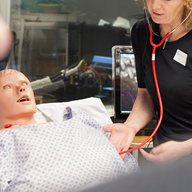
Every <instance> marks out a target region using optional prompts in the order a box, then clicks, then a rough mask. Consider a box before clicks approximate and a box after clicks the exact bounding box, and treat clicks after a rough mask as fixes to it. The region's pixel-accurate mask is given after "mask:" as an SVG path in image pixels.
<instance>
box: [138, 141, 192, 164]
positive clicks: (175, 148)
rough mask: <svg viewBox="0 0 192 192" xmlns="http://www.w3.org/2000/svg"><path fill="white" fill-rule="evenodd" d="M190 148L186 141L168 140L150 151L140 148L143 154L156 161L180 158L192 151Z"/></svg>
mask: <svg viewBox="0 0 192 192" xmlns="http://www.w3.org/2000/svg"><path fill="white" fill-rule="evenodd" d="M190 151H191V150H190V149H189V148H188V147H186V145H185V142H176V141H168V142H166V143H163V144H161V145H159V146H157V147H155V148H153V149H152V150H151V151H150V152H149V153H147V152H146V151H144V150H143V149H140V152H141V154H142V155H143V156H144V158H146V159H147V160H149V161H152V162H154V163H159V162H162V163H163V162H169V161H174V160H177V159H179V158H180V157H183V156H185V155H188V154H189V153H190Z"/></svg>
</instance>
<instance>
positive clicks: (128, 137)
mask: <svg viewBox="0 0 192 192" xmlns="http://www.w3.org/2000/svg"><path fill="white" fill-rule="evenodd" d="M145 5H146V9H147V12H148V14H149V15H150V16H149V19H148V22H149V23H150V25H151V27H152V30H153V42H154V43H159V42H160V41H161V40H162V37H164V36H165V35H166V34H167V33H168V32H170V35H169V36H168V38H166V41H165V42H164V43H163V45H162V46H160V47H158V48H157V49H156V72H157V78H158V83H159V87H160V92H161V97H162V101H163V107H164V111H163V112H164V115H163V119H162V122H161V125H160V128H159V130H158V132H157V133H156V135H155V138H154V141H155V142H154V145H155V147H154V148H153V149H152V150H151V151H150V153H147V152H145V151H144V150H141V153H142V155H143V156H144V157H145V158H146V159H148V160H151V161H154V162H157V161H168V160H175V159H178V158H179V157H181V156H184V155H188V154H190V153H191V152H192V139H191V138H192V100H191V98H192V49H191V48H192V47H191V46H192V31H191V30H192V14H191V9H192V0H146V1H145ZM148 22H147V19H145V20H143V21H139V22H137V23H136V24H135V25H134V26H133V28H132V45H133V49H134V54H135V58H136V70H137V78H138V94H137V98H136V101H135V103H134V106H133V109H132V113H131V114H130V115H129V117H128V119H127V120H126V121H125V122H124V123H123V124H113V125H108V126H106V127H105V130H106V131H109V132H111V133H112V134H111V137H110V140H111V142H112V143H113V144H114V145H115V146H116V148H117V150H118V151H119V152H120V151H124V150H126V149H128V148H129V147H130V144H131V142H132V140H133V138H134V136H135V134H136V133H137V132H138V131H139V130H141V129H142V128H143V127H144V126H145V125H147V123H148V122H149V121H151V119H152V118H153V117H154V114H158V116H159V103H158V98H157V94H156V90H155V86H154V80H153V74H152V65H151V56H152V46H151V45H150V40H149V27H148ZM174 29H175V30H174Z"/></svg>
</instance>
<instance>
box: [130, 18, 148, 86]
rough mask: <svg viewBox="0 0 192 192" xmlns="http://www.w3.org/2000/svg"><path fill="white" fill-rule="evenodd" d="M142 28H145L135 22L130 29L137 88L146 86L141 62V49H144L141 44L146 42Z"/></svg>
mask: <svg viewBox="0 0 192 192" xmlns="http://www.w3.org/2000/svg"><path fill="white" fill-rule="evenodd" d="M142 28H143V29H142ZM144 30H145V29H144V26H143V27H142V26H141V23H140V22H137V23H135V24H134V26H133V28H132V30H131V41H132V46H133V52H134V55H135V65H136V73H137V81H138V87H139V88H145V87H146V86H145V81H144V69H143V62H142V58H143V51H144V49H145V48H144V47H143V45H144V44H145V42H146V39H145V37H144V35H145V34H143V31H144Z"/></svg>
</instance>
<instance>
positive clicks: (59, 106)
mask: <svg viewBox="0 0 192 192" xmlns="http://www.w3.org/2000/svg"><path fill="white" fill-rule="evenodd" d="M68 106H69V107H71V108H73V112H74V113H79V112H80V111H84V112H86V113H88V114H90V116H92V117H93V119H95V120H96V121H97V122H98V123H99V124H100V125H102V126H103V125H105V124H108V123H112V121H111V119H110V116H109V114H108V113H107V110H106V108H105V106H104V105H103V103H102V101H101V100H100V99H99V98H94V97H90V98H86V99H80V100H75V101H69V102H58V103H45V104H39V105H37V108H38V109H40V110H41V111H42V112H44V113H45V114H46V115H47V116H49V117H50V118H51V119H52V120H53V121H57V122H62V121H63V115H64V112H65V108H66V107H68ZM35 119H36V121H37V122H38V123H44V122H46V119H45V117H44V116H43V115H42V114H41V113H40V112H39V111H37V113H36V114H35Z"/></svg>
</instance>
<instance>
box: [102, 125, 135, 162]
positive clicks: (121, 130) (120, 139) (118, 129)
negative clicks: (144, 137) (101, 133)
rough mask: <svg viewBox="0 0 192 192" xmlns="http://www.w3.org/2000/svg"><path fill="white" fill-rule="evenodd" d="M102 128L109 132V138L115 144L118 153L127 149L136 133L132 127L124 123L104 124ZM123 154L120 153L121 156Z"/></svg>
mask: <svg viewBox="0 0 192 192" xmlns="http://www.w3.org/2000/svg"><path fill="white" fill-rule="evenodd" d="M104 130H105V131H107V132H111V134H110V137H109V140H110V141H111V143H112V144H113V145H114V146H115V148H116V149H117V151H118V153H119V152H120V151H125V150H127V149H129V147H130V145H131V143H132V141H133V138H134V137H135V134H136V132H135V130H134V129H132V128H128V127H127V126H126V125H125V124H124V123H114V124H110V125H106V126H105V127H104ZM124 156H125V155H122V158H123V157H124Z"/></svg>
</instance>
